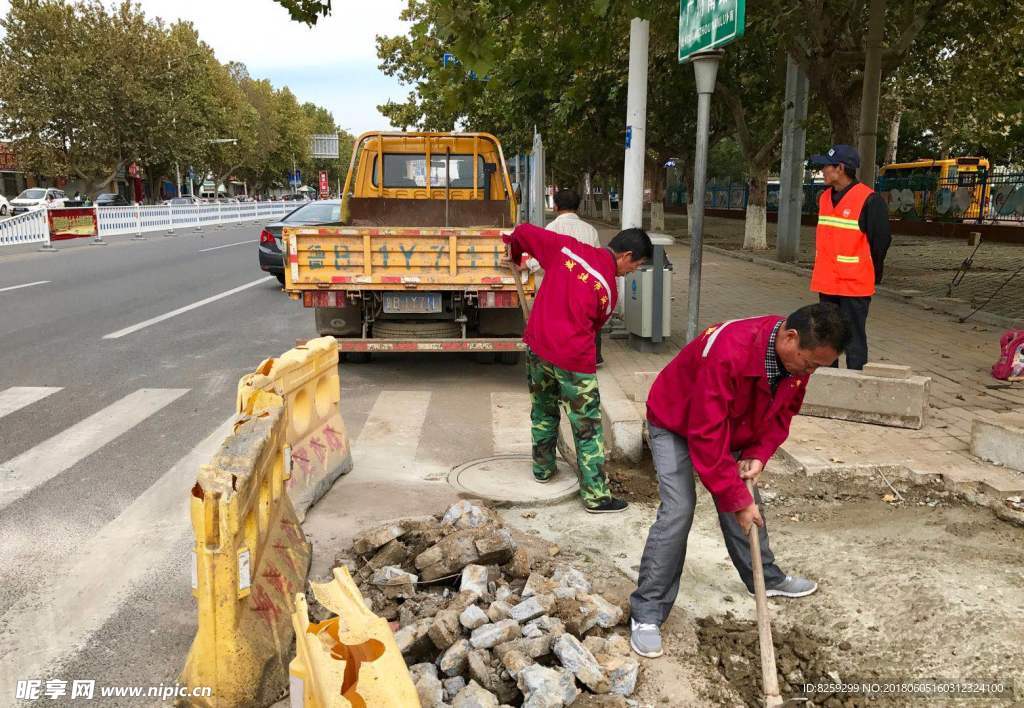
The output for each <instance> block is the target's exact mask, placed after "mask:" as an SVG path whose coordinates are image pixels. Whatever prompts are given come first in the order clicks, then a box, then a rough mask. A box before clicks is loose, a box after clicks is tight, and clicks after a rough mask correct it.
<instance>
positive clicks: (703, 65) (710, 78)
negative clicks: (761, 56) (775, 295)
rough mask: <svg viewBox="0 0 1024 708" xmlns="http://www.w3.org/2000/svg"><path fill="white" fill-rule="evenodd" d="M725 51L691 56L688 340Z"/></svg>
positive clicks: (695, 316)
mask: <svg viewBox="0 0 1024 708" xmlns="http://www.w3.org/2000/svg"><path fill="white" fill-rule="evenodd" d="M723 53H724V52H722V50H721V49H717V50H714V51H710V52H701V53H700V54H694V55H692V56H691V57H690V60H691V61H692V62H693V73H694V77H695V78H696V80H697V152H696V155H695V159H694V163H693V234H692V236H691V238H690V292H689V297H688V299H687V304H688V310H687V317H686V341H688V342H691V341H693V340H694V339H695V338H696V337H697V326H698V322H699V319H700V279H701V268H702V265H703V259H704V188H705V187H706V186H707V185H706V180H707V174H708V133H709V132H710V128H711V94H713V93H714V92H715V80H716V79H717V78H718V62H719V60H720V59H721V58H722V54H723Z"/></svg>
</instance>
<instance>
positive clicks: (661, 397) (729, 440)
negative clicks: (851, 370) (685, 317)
mask: <svg viewBox="0 0 1024 708" xmlns="http://www.w3.org/2000/svg"><path fill="white" fill-rule="evenodd" d="M783 319H785V318H783V317H779V316H778V315H768V316H765V317H752V318H750V319H745V320H732V321H729V322H725V323H722V324H717V325H714V326H712V327H708V328H707V329H706V330H704V332H702V333H701V335H700V336H698V337H697V338H696V339H694V340H693V341H692V342H690V343H689V344H687V345H686V346H685V347H684V348H683V349H682V351H680V352H679V354H677V355H676V357H675V358H674V359H673V360H672V361H671V362H669V364H668V366H666V367H665V368H664V369H662V371H661V373H660V374H658V378H656V379H655V380H654V384H653V385H652V386H651V391H650V394H649V395H648V398H647V420H648V421H650V422H651V423H652V424H653V425H656V426H658V427H659V428H666V429H668V430H671V431H672V432H673V433H675V434H677V435H679V436H681V437H683V438H685V439H686V443H687V447H689V450H690V460H691V461H692V462H693V467H694V469H695V470H697V475H698V476H699V477H700V480H701V482H703V483H704V486H705V487H707V489H708V491H709V492H711V495H712V496H713V497H714V499H715V505H716V506H717V507H718V510H719V511H738V510H739V509H742V508H744V507H747V506H750V504H752V503H753V499H752V498H751V496H750V493H749V492H748V491H747V487H746V484H745V483H744V481H743V480H742V479H740V474H739V466H738V465H737V463H736V460H735V459H734V458H733V456H732V453H734V452H738V453H739V456H740V459H756V460H760V461H761V462H764V463H767V462H768V459H769V458H770V457H771V456H772V455H773V454H775V451H776V450H777V449H778V448H779V445H781V444H782V442H783V441H784V440H785V439H786V438H787V437H788V436H789V423H790V421H791V420H792V419H793V416H794V415H796V414H797V413H798V412H799V411H800V406H801V404H802V403H803V400H804V390H805V389H806V388H807V379H808V378H809V377H808V376H793V375H790V376H787V377H784V378H783V379H782V380H781V381H779V384H778V387H777V389H776V391H775V393H774V394H772V389H771V386H770V385H769V383H768V377H767V376H766V374H765V355H766V353H767V351H768V339H769V337H770V336H771V333H772V329H773V328H774V327H775V325H776V324H778V323H779V322H780V321H781V320H783Z"/></svg>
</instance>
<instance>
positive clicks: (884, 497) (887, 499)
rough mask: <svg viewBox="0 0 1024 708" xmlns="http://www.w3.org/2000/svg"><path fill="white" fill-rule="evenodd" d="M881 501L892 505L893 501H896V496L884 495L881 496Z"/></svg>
mask: <svg viewBox="0 0 1024 708" xmlns="http://www.w3.org/2000/svg"><path fill="white" fill-rule="evenodd" d="M882 501H884V502H886V503H888V504H892V503H893V502H894V501H896V495H895V494H884V495H882Z"/></svg>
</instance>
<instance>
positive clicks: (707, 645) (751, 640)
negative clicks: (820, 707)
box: [697, 615, 858, 708]
mask: <svg viewBox="0 0 1024 708" xmlns="http://www.w3.org/2000/svg"><path fill="white" fill-rule="evenodd" d="M697 637H698V639H699V640H700V653H701V655H702V656H703V657H704V658H705V659H706V660H707V662H708V663H709V664H710V666H711V667H712V668H713V669H715V670H717V671H718V672H719V673H720V674H721V675H722V677H723V678H724V679H725V680H726V681H728V682H729V684H730V685H731V686H732V688H733V689H734V690H735V691H736V693H738V694H739V695H740V697H741V698H742V699H743V702H744V703H745V704H746V705H748V706H751V708H755V707H757V706H761V705H763V704H764V698H763V696H764V693H763V688H762V685H761V653H760V648H759V644H758V635H757V625H756V624H755V623H753V622H745V621H740V620H737V619H736V618H734V617H732V616H731V615H726V616H725V618H724V619H722V620H718V619H713V618H710V617H703V618H700V619H698V620H697ZM772 643H773V645H774V647H775V665H776V668H777V669H778V673H779V690H780V692H781V693H782V697H783V699H784V700H788V699H791V698H803V697H804V696H805V694H804V686H805V685H806V684H807V683H815V684H817V683H832V682H834V681H835V679H834V678H832V677H830V676H829V671H830V669H829V666H830V660H829V659H828V658H826V657H825V655H824V652H823V650H822V646H823V644H825V642H823V641H822V640H820V639H818V638H817V637H815V636H814V635H813V634H812V633H810V632H809V631H807V630H806V629H803V628H801V627H793V628H791V629H789V630H788V631H787V630H781V629H780V630H776V631H774V632H773V634H772ZM847 648H849V646H848V643H847ZM833 673H834V671H833ZM831 697H832V694H831V693H829V694H825V693H822V694H818V695H817V696H816V697H815V702H816V703H824V702H825V701H827V700H828V699H829V698H831ZM722 698H723V699H724V698H725V697H724V696H723V697H722ZM841 705H843V706H855V705H858V704H857V703H856V702H855V701H854V700H853V699H850V698H846V699H843V700H841Z"/></svg>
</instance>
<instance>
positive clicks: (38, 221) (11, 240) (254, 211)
mask: <svg viewBox="0 0 1024 708" xmlns="http://www.w3.org/2000/svg"><path fill="white" fill-rule="evenodd" d="M295 207H296V205H295V204H293V203H288V202H252V203H244V204H197V205H190V204H186V205H170V204H161V205H154V206H140V205H133V206H104V207H93V210H94V211H95V214H96V230H97V233H96V240H98V241H102V240H103V239H104V238H106V237H108V236H120V235H125V234H131V235H135V236H141V235H142V234H146V233H154V232H166V233H173V232H174V231H175V230H179V229H189V228H192V229H201V228H203V227H205V226H222V225H224V224H242V223H246V222H259V221H264V220H268V219H273V218H278V217H281V216H284V215H285V214H287V213H288V212H290V211H291V210H292V209H294V208H295ZM47 214H48V210H46V209H36V210H34V211H30V212H26V213H24V214H18V215H17V216H12V217H10V218H7V219H3V220H0V246H14V245H18V244H32V243H38V244H43V245H44V246H46V247H49V245H50V227H49V223H48V220H47Z"/></svg>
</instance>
